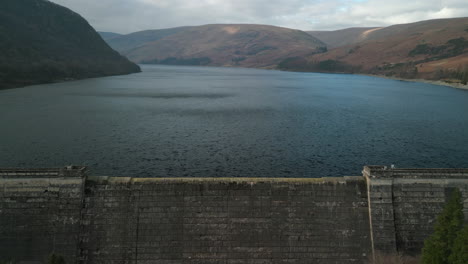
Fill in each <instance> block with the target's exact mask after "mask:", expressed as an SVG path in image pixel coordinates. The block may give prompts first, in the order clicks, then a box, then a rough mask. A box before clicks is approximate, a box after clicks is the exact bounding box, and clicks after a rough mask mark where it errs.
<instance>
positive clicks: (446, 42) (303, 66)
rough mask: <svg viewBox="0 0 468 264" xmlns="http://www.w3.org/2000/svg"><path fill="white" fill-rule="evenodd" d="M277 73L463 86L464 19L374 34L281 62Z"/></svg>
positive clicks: (467, 40) (467, 63)
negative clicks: (420, 80)
mask: <svg viewBox="0 0 468 264" xmlns="http://www.w3.org/2000/svg"><path fill="white" fill-rule="evenodd" d="M280 68H281V69H286V70H305V71H322V72H356V73H368V74H377V75H386V76H395V77H401V78H424V79H437V80H439V79H446V80H447V81H456V80H459V81H460V80H462V81H466V79H467V78H468V77H466V76H468V18H454V19H437V20H428V21H421V22H417V23H411V24H402V25H394V26H390V27H386V28H378V29H374V30H372V31H371V32H368V33H367V34H366V36H365V38H364V39H363V40H362V41H359V42H355V43H353V44H349V45H344V46H340V47H336V48H334V49H330V50H329V51H328V52H326V53H321V54H315V55H312V56H307V57H302V58H294V59H293V58H291V59H289V60H287V61H283V62H282V63H281V64H280Z"/></svg>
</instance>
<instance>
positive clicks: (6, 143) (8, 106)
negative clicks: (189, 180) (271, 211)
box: [0, 66, 468, 177]
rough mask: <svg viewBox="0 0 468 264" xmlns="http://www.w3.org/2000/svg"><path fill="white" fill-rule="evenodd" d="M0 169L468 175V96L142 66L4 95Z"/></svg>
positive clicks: (378, 82)
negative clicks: (379, 167)
mask: <svg viewBox="0 0 468 264" xmlns="http://www.w3.org/2000/svg"><path fill="white" fill-rule="evenodd" d="M0 122H1V123H0V167H50V166H64V165H66V164H77V165H87V166H89V167H90V169H91V173H92V174H94V175H112V176H136V177H184V176H185V177H323V176H343V175H360V173H361V169H362V166H363V165H366V164H384V165H389V164H396V165H397V166H398V167H468V162H467V161H468V92H467V91H463V90H457V89H453V88H448V87H441V86H435V85H429V84H422V83H411V82H402V81H395V80H386V79H380V78H374V77H366V76H356V75H336V74H315V73H290V72H279V71H266V70H253V69H230V68H208V67H206V68H205V67H170V66H144V67H143V73H140V74H133V75H128V76H117V77H106V78H98V79H89V80H83V81H75V82H67V83H60V84H51V85H40V86H32V87H26V88H20V89H12V90H4V91H0Z"/></svg>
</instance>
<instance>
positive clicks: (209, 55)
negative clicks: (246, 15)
mask: <svg viewBox="0 0 468 264" xmlns="http://www.w3.org/2000/svg"><path fill="white" fill-rule="evenodd" d="M108 43H109V44H110V45H111V46H112V47H113V48H114V49H116V50H117V51H119V52H120V53H121V54H123V55H125V56H127V57H128V58H129V59H130V60H132V61H134V62H137V63H155V64H175V65H213V66H241V67H267V68H268V67H276V65H277V64H278V63H279V62H280V61H282V60H284V59H285V58H288V57H295V56H306V55H310V54H313V53H317V52H320V51H323V49H324V47H325V46H326V45H325V44H324V43H323V42H321V41H320V40H318V39H316V38H314V37H312V36H310V35H309V34H307V33H305V32H303V31H299V30H293V29H288V28H281V27H274V26H266V25H248V24H239V25H205V26H197V27H182V28H173V29H165V30H151V31H142V32H136V33H133V34H129V35H125V36H120V37H118V38H113V39H111V40H110V41H108Z"/></svg>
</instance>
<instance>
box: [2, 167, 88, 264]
mask: <svg viewBox="0 0 468 264" xmlns="http://www.w3.org/2000/svg"><path fill="white" fill-rule="evenodd" d="M84 176H85V171H84V168H69V170H67V169H42V170H41V169H39V170H17V169H15V170H0V261H1V260H18V261H20V260H21V261H36V262H38V263H44V262H45V260H46V259H47V256H48V254H50V253H52V252H56V253H57V254H60V255H62V256H66V259H67V263H74V261H75V260H76V259H77V258H78V250H77V249H78V247H77V246H78V241H79V232H80V222H81V221H80V216H81V207H82V197H83V191H84V182H85V180H84Z"/></svg>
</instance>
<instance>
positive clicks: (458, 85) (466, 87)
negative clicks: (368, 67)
mask: <svg viewBox="0 0 468 264" xmlns="http://www.w3.org/2000/svg"><path fill="white" fill-rule="evenodd" d="M359 75H364V76H371V77H378V78H384V79H390V80H396V81H404V82H418V83H427V84H434V85H440V86H447V87H451V88H455V89H460V90H465V91H467V90H468V85H463V84H461V83H448V82H444V81H434V80H426V79H405V78H398V77H392V76H384V75H373V74H359Z"/></svg>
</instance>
